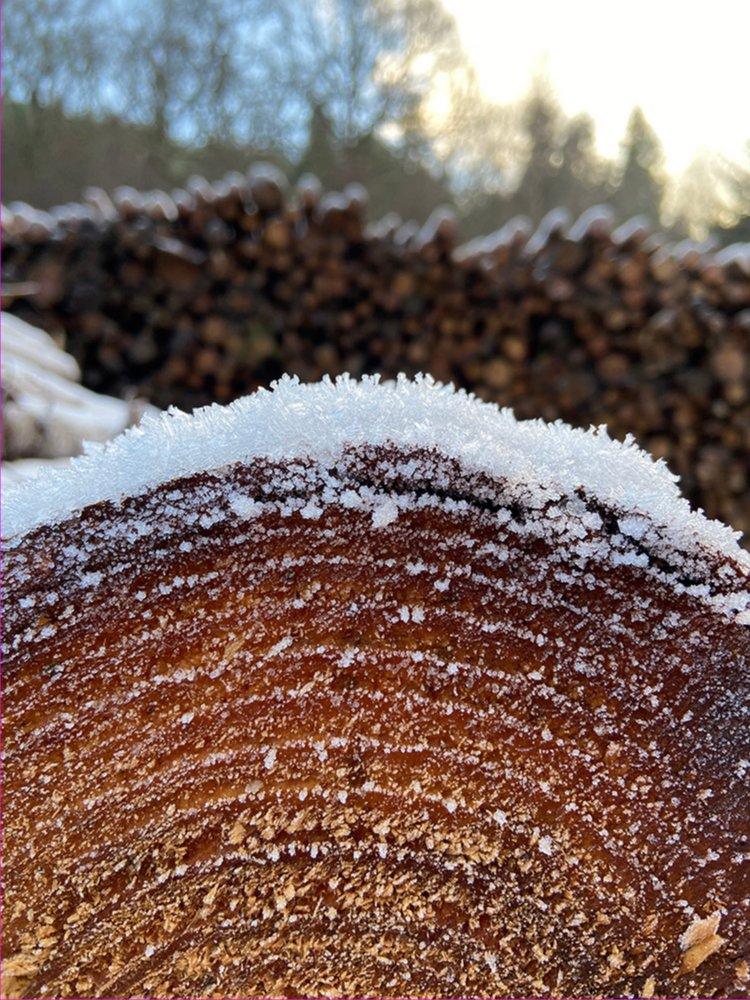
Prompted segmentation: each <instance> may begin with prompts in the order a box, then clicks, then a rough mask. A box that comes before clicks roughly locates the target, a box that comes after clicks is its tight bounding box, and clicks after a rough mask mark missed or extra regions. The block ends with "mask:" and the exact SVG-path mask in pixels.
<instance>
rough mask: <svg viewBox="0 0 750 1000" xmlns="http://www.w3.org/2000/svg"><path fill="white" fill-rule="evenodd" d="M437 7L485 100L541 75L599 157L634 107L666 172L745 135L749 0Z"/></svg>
mask: <svg viewBox="0 0 750 1000" xmlns="http://www.w3.org/2000/svg"><path fill="white" fill-rule="evenodd" d="M443 2H444V4H445V7H446V8H447V9H448V10H449V11H450V12H451V13H452V14H453V16H454V17H455V19H456V23H457V24H458V28H459V31H460V34H461V38H462V41H463V44H464V47H465V49H466V53H467V55H468V57H469V59H470V60H471V61H472V62H473V63H474V66H475V67H476V70H477V73H478V76H479V82H480V85H481V87H482V89H483V91H484V93H485V95H486V96H487V97H488V98H490V99H492V100H495V101H498V102H501V103H504V102H510V101H513V100H515V99H516V98H518V97H520V96H521V95H522V94H523V93H524V92H525V91H526V90H527V89H528V86H529V83H530V81H531V79H532V77H533V75H534V73H535V72H537V73H541V74H543V75H545V76H546V77H547V78H548V79H549V81H550V83H551V84H552V86H553V87H554V88H555V90H556V91H557V96H558V99H559V101H560V103H561V104H562V106H563V108H564V110H565V111H566V112H567V113H568V114H575V113H577V112H579V111H587V112H589V114H591V115H592V117H593V118H594V120H595V122H596V130H597V137H598V142H599V147H600V149H601V151H602V152H603V153H605V154H606V155H615V154H616V153H617V151H618V145H619V141H620V138H621V137H622V134H623V131H624V128H625V124H626V121H627V117H628V114H629V112H630V110H631V108H632V107H633V105H635V104H640V105H641V107H642V108H643V110H644V112H645V114H646V117H647V118H648V120H649V121H650V122H651V124H652V125H653V126H654V128H655V129H656V131H657V133H658V135H659V136H660V138H661V141H662V143H663V145H664V152H665V156H666V165H667V168H668V169H669V170H670V172H672V173H673V174H677V173H679V172H681V171H682V170H683V169H684V168H685V167H686V166H687V165H688V164H689V163H690V161H691V160H692V158H693V156H694V155H695V154H696V153H697V152H698V151H699V150H701V149H706V150H710V151H714V152H720V153H724V154H726V155H727V156H731V157H733V158H734V157H740V156H741V155H742V151H743V149H744V148H745V144H746V143H747V141H748V140H750V56H749V55H748V52H749V49H748V45H749V44H750V0H709V2H708V3H705V2H698V0H618V2H616V3H613V2H611V0H598V2H597V0H512V2H509V0H443Z"/></svg>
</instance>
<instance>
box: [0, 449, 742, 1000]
mask: <svg viewBox="0 0 750 1000" xmlns="http://www.w3.org/2000/svg"><path fill="white" fill-rule="evenodd" d="M334 471H335V475H336V481H335V487H332V486H331V482H332V479H331V475H332V472H331V469H326V470H321V469H319V468H318V467H317V466H316V464H315V463H314V462H313V461H312V460H311V461H309V462H297V463H293V464H292V465H291V466H288V465H286V464H285V465H281V466H277V465H275V464H274V463H270V462H268V461H262V460H257V461H254V462H251V463H247V464H244V463H239V464H233V465H231V466H228V467H225V468H224V469H222V470H217V471H214V472H211V473H200V474H196V475H191V476H188V477H185V478H183V479H181V480H173V481H171V482H169V483H166V484H165V485H163V486H161V487H158V488H156V489H153V490H150V491H149V492H147V493H145V494H143V495H141V496H138V497H134V498H130V499H126V500H123V501H122V502H121V503H118V504H114V503H111V502H100V503H96V504H93V505H92V506H89V507H87V508H86V509H85V510H84V511H83V512H82V513H81V514H80V516H76V517H73V518H71V519H68V520H66V521H63V522H61V523H59V524H57V525H52V526H42V527H38V528H36V529H34V530H33V531H31V532H30V533H29V534H27V535H25V536H23V537H22V538H21V539H20V540H17V541H16V542H15V543H14V544H12V545H11V548H10V550H9V553H8V558H7V564H6V588H7V595H6V615H7V618H6V641H7V650H6V661H5V780H6V791H5V807H4V808H5V812H4V826H5V831H4V832H5V838H6V840H5V873H4V875H5V893H6V898H5V928H4V934H5V948H4V953H5V989H6V991H7V992H6V995H9V996H29V997H30V996H43V995H54V996H92V997H94V996H132V995H137V996H156V997H169V996H172V997H177V996H216V997H219V996H268V995H271V996H278V995H282V996H303V995H313V996H317V995H321V994H323V995H342V994H343V995H350V996H361V995H378V996H405V995H406V996H410V995H411V996H425V995H430V996H438V997H449V996H457V995H478V996H480V995H481V996H493V995H494V996H498V995H513V996H528V995H553V996H555V995H556V996H561V995H562V996H622V995H644V996H653V995H667V996H675V995H680V996H709V995H721V996H743V995H745V994H746V980H743V977H744V976H746V970H747V958H748V955H749V954H750V915H749V914H748V908H747V904H748V900H747V877H746V869H745V867H744V866H743V856H744V857H745V859H746V851H747V836H748V829H747V818H748V817H747V798H746V780H747V767H748V763H747V762H748V759H750V745H749V743H750V740H749V739H748V735H749V734H748V727H747V719H746V717H743V712H744V711H745V710H746V707H747V701H748V681H749V679H750V636H749V635H748V633H749V631H750V630H748V628H747V627H746V626H743V625H741V624H739V623H738V622H734V621H732V620H730V619H728V618H727V617H726V615H724V614H722V613H720V612H719V611H718V610H717V609H716V608H714V607H712V606H711V605H710V604H708V603H706V600H707V598H708V597H709V596H711V595H715V594H717V593H719V592H720V591H724V592H725V593H731V592H734V591H735V590H736V591H738V592H740V591H746V589H747V573H746V571H743V570H742V569H741V566H740V565H739V563H737V564H736V565H735V564H733V563H732V561H731V560H729V561H726V559H723V558H722V559H719V557H718V556H716V555H711V553H710V552H706V553H704V554H701V553H700V552H697V553H696V552H692V553H690V555H689V560H688V562H687V563H685V564H684V565H683V564H682V563H680V561H679V554H676V555H675V561H674V562H673V563H670V562H669V561H667V560H665V558H664V557H663V556H659V557H657V556H656V555H654V553H653V552H650V551H649V550H648V546H646V547H645V548H644V546H643V545H640V546H639V545H638V543H636V542H635V541H632V540H631V541H628V540H627V539H624V538H623V536H622V535H620V534H617V533H616V531H615V530H614V528H613V527H612V526H613V525H615V526H616V524H617V521H616V516H617V512H613V511H607V510H606V509H604V508H602V507H601V506H600V505H599V506H594V505H591V504H582V503H581V502H580V501H574V500H571V502H570V504H568V505H567V506H566V502H565V501H563V500H561V501H560V502H559V503H550V504H548V505H547V506H545V507H544V508H543V509H532V510H526V509H523V508H522V507H519V505H518V504H517V503H515V502H512V501H511V499H510V497H511V496H512V495H513V494H512V492H509V491H508V489H507V484H505V483H503V482H502V481H495V480H492V479H488V478H487V477H486V476H478V475H476V474H469V473H464V472H461V470H460V469H458V468H457V467H456V464H455V462H451V461H448V460H446V459H445V458H443V457H441V456H440V455H439V454H437V453H434V452H432V453H426V454H425V453H413V452H408V451H398V450H395V451H394V449H393V448H390V449H389V448H385V449H384V448H359V449H357V450H355V451H353V452H351V453H349V454H347V455H345V456H344V457H343V458H342V459H341V460H340V461H339V462H338V463H337V465H336V466H335V470H334ZM285 484H286V485H285ZM332 489H334V492H335V495H332V494H331V490H332ZM357 490H359V491H364V493H366V494H367V495H370V493H369V492H367V491H375V493H377V494H378V495H380V496H382V495H383V494H385V495H391V494H392V495H394V496H395V495H401V496H406V495H411V496H413V497H414V498H415V500H414V502H413V503H411V505H410V506H407V507H406V508H404V509H402V510H401V511H400V513H399V515H398V517H397V518H396V520H395V521H393V522H390V523H387V519H385V521H384V519H380V520H378V518H377V517H375V516H374V515H373V514H372V513H371V512H368V511H366V510H361V509H354V508H352V507H351V505H349V506H347V505H346V504H345V503H344V502H343V501H344V499H345V498H346V497H347V495H348V494H347V491H357ZM363 495H364V494H363ZM324 497H327V499H325V500H324V499H323V498H324ZM291 500H293V501H294V503H293V504H292V507H290V506H289V503H290V501H291ZM302 503H304V504H305V506H304V507H302V506H300V505H301V504H302ZM308 503H309V506H308ZM255 504H263V505H264V508H263V512H262V513H261V514H260V515H258V516H250V515H249V513H248V511H249V508H250V507H251V506H252V505H255ZM594 513H595V514H596V515H597V516H596V517H595V518H592V517H591V516H590V515H592V514H594ZM576 525H577V529H576ZM584 525H587V527H586V528H585V529H584V527H583V526H584ZM596 525H599V527H596ZM534 526H535V528H536V529H540V530H533V531H532V530H529V528H530V527H534ZM563 528H565V530H566V531H567V530H568V529H569V530H570V531H572V532H573V536H572V537H575V538H576V539H577V542H578V543H580V545H581V546H582V547H580V548H579V551H580V552H585V551H590V552H591V553H592V554H591V556H590V557H588V558H587V557H582V556H578V557H573V556H572V555H571V553H570V550H569V547H568V543H567V542H564V541H562V538H563V536H564V534H565V532H564V531H562V529H563ZM574 529H576V530H575V531H574ZM589 542H590V543H591V546H590V548H588V547H587V546H588V543H589ZM618 546H619V547H620V548H619V549H618ZM623 546H625V548H622V547H623ZM615 550H617V551H619V552H620V555H621V556H624V555H627V553H628V552H631V550H632V552H631V554H633V555H635V554H638V555H639V556H640V560H628V559H624V558H621V559H620V562H619V564H615V563H613V562H612V561H611V559H610V555H611V553H612V552H614V551H615ZM641 550H642V551H641ZM644 560H645V562H644ZM687 565H689V566H690V567H691V569H690V572H689V574H688V575H689V581H686V569H685V566H687ZM686 582H689V584H690V586H691V587H693V588H694V591H690V590H689V589H686V587H685V583H686ZM700 595H702V596H700ZM745 863H746V861H745Z"/></svg>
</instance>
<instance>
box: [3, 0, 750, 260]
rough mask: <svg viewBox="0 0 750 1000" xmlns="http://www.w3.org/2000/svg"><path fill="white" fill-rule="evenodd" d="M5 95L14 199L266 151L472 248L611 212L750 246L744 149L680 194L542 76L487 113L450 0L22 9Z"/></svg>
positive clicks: (648, 137) (169, 1)
mask: <svg viewBox="0 0 750 1000" xmlns="http://www.w3.org/2000/svg"><path fill="white" fill-rule="evenodd" d="M5 84H6V88H5V140H6V141H5V148H4V161H5V162H4V168H5V169H4V174H5V192H4V198H5V200H6V201H12V200H24V201H29V202H31V203H32V204H34V205H37V206H39V207H48V206H49V205H51V204H55V203H60V202H63V201H67V200H74V199H76V198H77V197H78V196H79V195H80V192H81V190H82V189H83V188H84V187H85V186H86V185H88V184H96V185H101V186H104V187H106V188H109V189H111V188H112V187H114V186H117V185H118V184H132V185H134V186H136V187H139V188H150V187H163V188H167V189H168V188H170V187H173V186H176V185H180V184H183V183H184V182H185V181H186V179H187V178H188V177H189V176H190V175H191V174H193V173H196V172H197V173H204V174H206V175H207V176H209V177H214V176H218V175H219V174H221V173H223V172H225V171H227V170H231V169H237V168H238V167H241V166H242V165H243V164H244V163H247V162H248V161H249V160H250V159H255V158H257V157H258V156H264V157H266V158H268V159H271V160H272V161H273V162H276V163H277V164H278V165H279V166H281V167H282V168H283V169H285V170H286V171H287V172H288V173H289V174H290V176H291V177H293V178H294V177H296V176H299V175H301V174H303V173H305V172H308V171H309V172H313V173H315V174H317V175H318V176H319V177H320V179H321V181H322V182H323V184H324V185H325V186H326V187H329V188H336V187H342V186H344V185H345V184H346V183H348V182H350V181H353V180H356V181H360V182H362V183H364V184H365V186H366V187H367V188H368V191H369V194H370V200H371V209H372V211H373V213H375V214H378V213H382V212H386V211H395V212H398V213H399V214H401V215H402V216H403V217H405V218H411V217H413V218H416V219H418V220H420V221H421V220H422V219H424V217H426V215H428V214H429V212H430V211H431V210H432V209H433V208H434V207H435V206H436V205H438V204H441V203H446V202H447V203H452V204H454V205H455V206H456V207H457V209H458V211H459V213H460V215H461V217H462V223H463V225H462V229H463V231H464V232H465V233H466V235H468V236H471V235H474V234H477V233H480V232H486V231H488V230H490V229H493V228H496V227H497V226H499V225H502V223H503V222H505V221H507V219H508V218H511V217H512V216H514V215H517V214H525V215H528V216H530V217H531V219H532V220H533V221H535V222H536V221H538V220H539V219H540V218H541V217H542V216H544V215H545V214H546V213H547V212H548V211H549V210H550V209H552V208H554V207H556V206H558V205H563V206H565V207H566V208H568V209H569V210H570V211H571V212H572V213H574V214H575V213H577V212H579V211H581V210H583V209H584V208H587V207H589V206H590V205H592V204H595V203H598V202H608V203H609V204H611V205H612V206H613V208H614V209H615V212H616V214H617V216H618V217H619V218H623V219H624V218H626V217H629V216H632V215H637V214H644V215H647V216H648V217H650V218H651V219H652V220H653V221H659V220H661V222H662V223H663V224H669V225H670V226H671V227H672V229H673V230H674V232H675V233H676V234H680V235H685V234H688V233H698V232H705V231H706V230H712V231H713V232H714V234H715V235H717V236H718V237H719V240H720V241H721V242H731V241H732V240H735V239H750V145H749V146H748V163H747V164H740V163H727V162H724V161H721V160H720V159H719V158H709V157H706V156H704V157H702V158H700V159H699V160H697V161H696V162H695V163H694V164H693V166H692V167H691V168H690V170H689V171H687V173H686V176H685V179H684V181H683V184H682V186H681V187H680V188H679V189H676V190H675V189H674V188H673V187H672V188H670V185H669V181H668V178H667V176H666V173H665V171H664V165H663V154H662V150H661V146H660V143H659V139H658V136H657V135H656V134H655V132H654V130H653V129H652V128H651V126H650V125H649V123H648V121H647V120H646V118H645V116H644V114H643V112H642V111H641V110H640V109H639V108H634V109H633V112H632V114H631V116H630V119H629V121H628V124H627V128H626V131H625V134H624V136H623V141H622V146H621V153H620V156H619V158H618V159H616V160H614V161H612V160H607V159H604V158H602V157H601V156H600V155H599V154H598V152H597V148H596V136H595V131H594V123H593V121H592V120H591V118H590V117H588V116H587V115H577V116H574V117H568V116H566V115H565V114H564V113H563V111H562V109H561V108H560V107H559V105H558V104H557V102H556V100H555V97H554V94H553V92H552V90H551V88H550V87H549V86H548V85H546V84H545V83H544V82H543V81H541V80H537V81H535V83H534V84H533V86H532V87H531V89H530V91H529V93H528V94H527V95H526V97H525V98H524V99H523V100H521V101H519V102H517V103H516V104H514V105H512V106H505V105H497V104H493V103H492V102H489V101H487V100H486V99H485V98H484V97H483V95H482V94H481V92H480V90H479V87H478V85H477V81H476V77H475V75H474V72H473V70H472V67H471V65H470V64H469V62H468V60H467V58H466V55H465V53H464V52H463V50H462V47H461V43H460V39H459V36H458V32H457V30H456V25H455V22H454V21H453V19H452V18H451V17H450V16H449V15H448V14H447V12H446V11H445V10H444V9H443V7H442V6H441V4H440V3H439V0H319V2H316V3H313V2H311V0H23V2H21V0H15V2H13V3H10V4H8V5H7V6H6V10H5Z"/></svg>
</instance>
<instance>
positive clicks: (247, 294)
mask: <svg viewBox="0 0 750 1000" xmlns="http://www.w3.org/2000/svg"><path fill="white" fill-rule="evenodd" d="M366 217H367V194H366V192H365V191H364V189H362V188H361V187H360V186H358V185H351V186H350V187H349V188H347V189H346V190H345V191H344V192H341V193H324V192H323V191H322V190H321V186H320V184H319V183H318V182H317V181H316V180H315V178H312V177H305V178H303V179H302V180H301V181H300V183H299V184H298V185H297V187H296V189H295V190H291V189H290V188H289V186H288V185H287V183H286V180H285V179H284V177H283V176H282V175H280V174H279V173H278V171H276V170H275V169H272V168H270V167H268V166H264V165H256V166H255V167H253V168H252V169H251V170H250V171H249V173H248V174H247V175H243V174H239V173H233V174H230V175H228V176H227V177H226V178H224V179H223V180H222V181H220V182H218V183H213V184H211V183H209V182H207V181H206V180H204V179H202V178H194V179H193V180H192V181H191V182H189V184H188V185H187V189H186V190H180V191H175V192H173V193H172V194H171V195H168V194H166V193H165V192H150V193H145V194H144V193H139V192H136V191H134V190H133V189H130V188H122V189H118V190H117V191H115V192H114V194H113V196H112V197H111V198H110V197H109V196H108V195H106V194H105V193H104V192H103V191H101V190H98V189H90V190H88V191H87V192H86V193H85V196H84V201H83V204H81V205H65V206H61V207H59V208H56V209H53V210H52V211H51V212H49V213H44V212H39V211H37V210H33V209H31V208H30V207H29V206H26V205H19V204H16V205H11V206H10V207H9V208H8V209H4V215H3V219H4V227H5V263H4V276H3V277H4V289H3V290H4V295H5V301H6V305H7V307H9V308H11V309H12V310H13V312H14V313H17V314H18V315H19V316H23V317H24V318H26V319H29V320H32V321H34V322H36V323H38V324H39V325H41V326H42V327H44V328H45V329H46V330H48V331H50V332H52V333H58V332H59V333H65V334H66V335H67V342H68V345H69V349H70V350H71V351H72V353H73V354H74V356H75V357H76V359H77V361H78V362H79V364H80V365H81V369H82V372H83V380H84V383H85V384H86V385H87V386H89V387H91V388H92V389H94V390H96V391H101V392H107V393H112V394H115V395H118V396H127V395H128V394H132V393H134V392H135V393H138V394H141V395H143V396H145V397H146V398H148V399H150V400H151V401H152V402H154V403H155V404H157V405H159V406H166V405H169V404H175V405H177V406H180V407H182V408H185V409H191V408H193V407H194V406H196V405H200V404H204V403H208V402H212V401H218V402H227V401H229V400H231V399H234V398H235V397H237V396H239V395H241V394H244V393H246V392H248V391H250V390H251V389H253V388H254V387H255V386H257V385H266V384H268V383H269V382H270V381H271V380H273V379H275V378H277V377H278V376H280V375H281V374H282V373H283V372H291V373H294V374H298V375H299V376H300V377H301V378H302V379H304V380H314V379H318V378H320V377H321V375H323V374H324V373H330V374H332V375H335V374H337V373H340V372H343V371H348V372H351V373H352V374H354V375H360V374H362V373H365V372H381V373H383V375H385V376H392V375H394V374H396V373H397V372H399V371H404V372H406V373H407V374H413V373H415V372H417V371H429V372H431V373H432V374H433V375H435V376H436V377H437V378H440V379H443V380H450V381H453V382H455V383H456V384H457V385H458V386H462V387H466V388H469V389H471V390H473V391H475V392H476V393H477V394H478V395H479V396H480V397H482V398H483V399H488V400H495V401H497V402H499V403H501V404H502V405H507V406H511V407H512V408H513V409H514V411H515V413H516V414H517V415H518V416H519V417H543V418H545V419H548V420H550V419H556V418H558V417H559V418H562V419H564V420H566V421H568V422H570V423H572V424H575V425H579V426H588V425H590V424H601V423H606V424H607V425H608V426H609V428H610V431H611V433H612V434H614V435H615V436H617V437H624V436H625V435H626V434H627V433H629V432H630V433H633V434H634V435H635V437H636V438H637V440H638V441H639V443H640V444H641V445H643V446H644V447H645V448H647V449H648V450H649V451H650V452H652V454H654V455H656V456H660V457H664V458H665V459H666V461H667V462H668V464H669V466H670V468H671V469H672V470H673V471H674V472H675V473H677V474H678V475H679V476H680V477H681V479H682V487H683V489H684V490H685V492H686V493H687V495H688V496H689V497H690V499H691V500H692V501H693V502H694V503H695V504H696V505H698V506H700V507H703V508H705V510H706V511H707V512H708V514H709V515H710V516H712V517H719V518H721V519H723V520H725V521H727V522H728V523H730V524H732V525H733V526H734V527H736V528H739V529H741V530H743V531H746V532H747V531H750V489H748V486H749V485H750V483H749V481H748V480H749V478H750V474H749V472H748V468H749V463H748V451H749V449H748V441H750V390H749V381H750V379H749V376H750V347H749V346H748V344H749V343H750V340H749V335H750V248H748V247H747V246H742V245H736V246H734V247H729V248H727V249H725V250H722V251H720V252H714V251H713V250H712V249H711V248H710V247H706V246H700V245H696V244H688V243H682V244H677V245H670V244H668V243H667V242H666V241H665V240H664V239H663V238H661V237H660V236H659V235H658V234H656V233H655V232H653V231H652V230H651V229H650V228H649V225H648V223H647V222H645V221H644V220H642V219H634V220H632V221H631V222H629V223H627V224H625V225H623V226H620V227H619V228H615V227H614V225H613V222H612V219H611V216H610V213H609V212H608V210H607V209H604V208H598V209H592V210H590V211H589V212H587V213H586V214H585V215H584V216H583V217H582V218H580V219H579V220H577V221H575V222H572V221H571V220H570V219H569V218H568V217H567V216H566V214H565V213H564V212H562V211H559V212H555V213H551V215H550V216H548V217H547V218H546V219H545V220H544V221H543V223H542V224H541V225H540V226H539V227H538V228H537V229H536V231H532V227H531V225H530V224H529V223H528V221H527V220H524V219H516V220H513V221H512V222H510V223H508V224H507V225H506V226H505V227H504V228H503V229H501V230H499V231H498V232H497V233H493V234H492V235H490V236H488V237H486V238H484V239H481V240H473V241H471V242H470V243H469V244H466V245H463V246H459V245H458V231H457V224H456V221H455V219H454V217H453V216H452V215H451V214H450V212H448V211H443V212H437V213H435V215H434V216H433V217H432V218H431V219H430V220H429V221H428V222H427V223H426V224H425V225H424V226H421V227H419V226H417V225H416V224H415V223H413V222H408V221H407V222H404V221H402V220H401V219H399V218H398V217H397V216H394V215H389V216H386V217H385V218H384V219H382V220H380V221H377V222H374V223H370V224H368V223H367V218H366Z"/></svg>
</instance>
